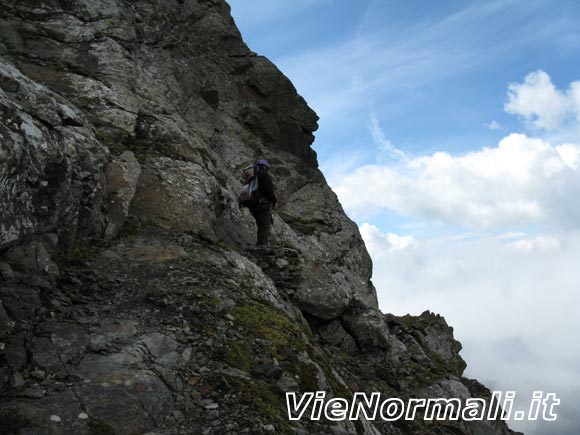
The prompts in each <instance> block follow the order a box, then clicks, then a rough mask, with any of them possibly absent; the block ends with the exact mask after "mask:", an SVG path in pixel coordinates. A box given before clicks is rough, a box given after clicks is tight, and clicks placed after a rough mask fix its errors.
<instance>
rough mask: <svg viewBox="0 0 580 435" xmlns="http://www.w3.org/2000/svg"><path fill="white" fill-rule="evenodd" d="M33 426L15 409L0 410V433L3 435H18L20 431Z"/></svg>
mask: <svg viewBox="0 0 580 435" xmlns="http://www.w3.org/2000/svg"><path fill="white" fill-rule="evenodd" d="M33 426H34V424H33V423H32V422H31V421H30V420H29V419H28V418H27V417H25V416H24V415H22V414H21V413H20V411H18V410H17V409H1V410H0V431H1V432H2V433H3V434H5V435H13V434H18V433H20V431H21V430H23V429H28V428H31V427H33Z"/></svg>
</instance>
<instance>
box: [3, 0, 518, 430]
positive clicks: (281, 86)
mask: <svg viewBox="0 0 580 435" xmlns="http://www.w3.org/2000/svg"><path fill="white" fill-rule="evenodd" d="M0 26H1V28H2V32H0V392H1V396H0V427H2V432H3V433H23V434H70V433H75V434H109V433H111V434H112V433H116V434H141V433H156V434H178V433H191V434H199V433H202V434H212V433H215V434H223V433H229V434H238V433H250V434H254V433H297V434H307V433H335V434H345V433H359V434H379V433H382V434H424V433H429V434H459V433H461V434H477V435H481V434H483V435H485V434H508V433H511V431H509V429H508V428H507V426H506V424H505V423H504V422H501V421H498V422H479V423H478V422H466V421H461V420H459V421H424V420H422V419H416V420H415V421H395V422H386V421H376V422H366V421H356V422H348V421H347V422H331V421H327V420H324V419H323V420H320V421H310V420H308V419H304V420H301V421H299V422H296V421H290V420H289V419H288V414H287V411H286V404H285V400H284V394H285V392H292V391H296V392H309V391H326V392H327V397H329V398H330V397H342V398H352V397H353V394H355V393H356V392H368V393H371V392H379V393H380V394H381V397H383V398H393V397H399V398H422V397H423V398H431V397H456V398H460V399H462V400H466V399H468V398H470V397H480V398H484V399H486V400H489V397H490V392H489V391H488V390H487V389H486V388H485V387H483V386H482V385H481V384H479V383H478V382H477V381H475V380H470V379H466V378H464V377H463V370H464V368H465V362H464V361H463V360H462V359H461V357H460V356H459V351H460V349H461V345H460V344H459V343H458V342H457V341H456V340H454V338H453V331H452V329H451V328H450V327H449V326H448V325H447V324H446V322H445V320H444V319H443V318H442V317H440V316H438V315H435V314H432V313H429V312H425V313H423V314H422V315H421V316H418V317H412V316H404V317H396V316H393V315H385V314H383V313H381V312H380V311H379V310H378V306H377V299H376V293H375V289H374V287H373V285H372V282H371V280H370V278H371V269H372V265H371V261H370V258H369V255H368V253H367V251H366V249H365V246H364V243H363V242H362V239H361V237H360V234H359V232H358V229H357V227H356V225H355V224H354V223H353V222H352V221H350V220H349V219H348V218H347V217H346V215H345V214H344V212H343V210H342V208H341V206H340V204H339V202H338V200H337V198H336V196H335V194H334V193H333V192H332V191H331V190H330V188H329V187H328V185H327V184H326V182H325V180H324V177H323V175H322V174H321V172H320V171H319V170H318V165H317V160H316V154H315V152H314V151H313V150H312V148H311V144H312V142H313V140H314V136H313V133H314V131H315V130H316V128H317V116H316V114H315V113H314V112H313V111H312V110H311V109H310V108H309V107H308V106H307V105H306V103H305V102H304V100H303V99H302V98H301V97H300V96H299V95H298V94H297V93H296V90H295V89H294V87H293V86H292V84H291V83H290V81H289V80H288V79H287V78H286V77H285V76H284V75H283V74H282V73H281V72H280V71H279V70H278V69H277V68H276V67H275V66H274V65H273V64H272V63H270V62H269V61H268V60H267V59H265V58H264V57H261V56H258V55H256V54H255V53H253V52H251V51H250V50H249V49H248V47H247V46H246V45H245V44H244V42H243V40H242V38H241V36H240V34H239V32H238V30H237V28H236V26H235V23H234V22H233V20H232V18H231V16H230V12H229V7H228V5H227V4H226V3H225V2H224V1H223V0H170V1H160V0H146V1H139V2H132V1H129V0H74V1H68V0H67V1H65V0H45V1H42V2H34V1H27V0H14V1H10V2H4V4H3V6H2V8H1V10H0ZM262 156H266V157H267V158H268V159H269V160H270V161H271V163H272V164H273V175H274V177H275V182H276V187H277V190H278V193H279V195H280V197H281V205H282V206H281V207H280V208H279V209H278V210H277V211H276V213H275V216H274V226H273V239H274V244H273V246H272V248H270V249H265V250H264V249H262V250H256V249H255V248H252V247H251V245H252V243H253V241H254V237H255V226H254V224H253V220H252V218H251V216H250V215H249V213H248V212H247V211H246V210H241V209H239V208H238V204H237V192H238V190H239V187H240V186H239V179H238V176H239V173H240V169H241V168H243V167H244V166H245V165H246V164H247V163H248V162H250V161H252V160H254V159H255V158H257V157H262Z"/></svg>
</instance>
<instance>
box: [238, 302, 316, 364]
mask: <svg viewBox="0 0 580 435" xmlns="http://www.w3.org/2000/svg"><path fill="white" fill-rule="evenodd" d="M232 315H233V316H234V318H235V320H236V322H237V324H238V325H239V326H240V327H241V328H242V329H243V330H244V332H245V335H246V336H247V337H250V338H253V339H261V340H267V341H268V342H270V345H269V346H268V351H269V353H270V354H271V355H272V356H274V357H276V358H283V356H282V349H283V348H284V347H287V346H288V344H290V345H291V346H292V349H293V350H294V351H297V352H301V351H303V350H306V347H307V343H305V341H304V340H303V338H302V334H303V333H304V332H305V331H304V330H303V329H302V328H301V327H300V326H299V325H297V324H296V323H294V322H292V321H291V320H290V319H289V318H288V317H287V316H286V315H285V314H284V313H283V312H282V311H280V310H278V309H276V308H273V307H268V306H266V305H263V304H255V305H242V306H238V307H235V308H234V309H233V310H232Z"/></svg>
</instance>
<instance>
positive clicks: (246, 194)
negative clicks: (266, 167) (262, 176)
mask: <svg viewBox="0 0 580 435" xmlns="http://www.w3.org/2000/svg"><path fill="white" fill-rule="evenodd" d="M257 175H258V168H257V167H256V165H250V166H248V167H246V168H244V170H243V171H242V184H243V185H244V187H243V188H242V191H241V192H240V198H239V202H240V205H241V206H244V207H249V206H251V205H252V204H253V202H254V200H255V197H256V195H257V193H258V176H257Z"/></svg>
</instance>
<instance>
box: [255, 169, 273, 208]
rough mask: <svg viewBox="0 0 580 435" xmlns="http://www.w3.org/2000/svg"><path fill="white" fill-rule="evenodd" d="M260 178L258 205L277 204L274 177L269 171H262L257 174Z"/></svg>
mask: <svg viewBox="0 0 580 435" xmlns="http://www.w3.org/2000/svg"><path fill="white" fill-rule="evenodd" d="M257 178H258V192H257V198H256V200H257V201H256V203H257V204H265V203H269V204H272V205H274V204H276V201H277V199H276V193H275V192H274V183H272V177H271V176H270V174H269V173H268V171H264V170H262V171H260V172H258V174H257Z"/></svg>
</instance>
